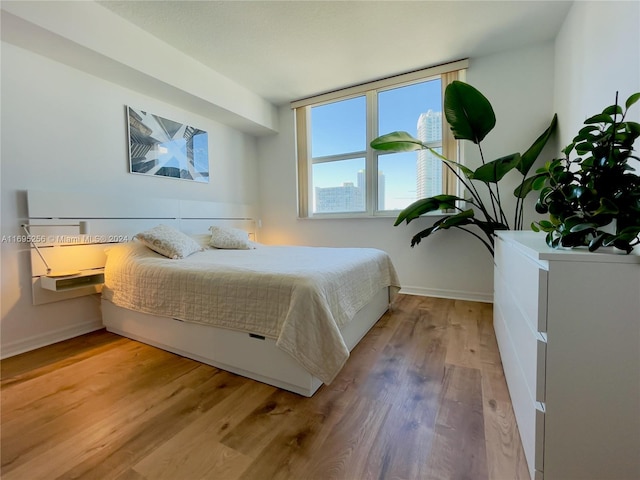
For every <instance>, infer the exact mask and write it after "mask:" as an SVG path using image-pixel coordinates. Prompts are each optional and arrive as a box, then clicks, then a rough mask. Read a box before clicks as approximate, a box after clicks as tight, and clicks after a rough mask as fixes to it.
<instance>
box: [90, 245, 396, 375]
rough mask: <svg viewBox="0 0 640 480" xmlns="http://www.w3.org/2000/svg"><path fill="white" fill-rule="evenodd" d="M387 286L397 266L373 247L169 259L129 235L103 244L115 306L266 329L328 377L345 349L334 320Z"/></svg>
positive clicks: (213, 252) (265, 249)
mask: <svg viewBox="0 0 640 480" xmlns="http://www.w3.org/2000/svg"><path fill="white" fill-rule="evenodd" d="M386 286H390V287H391V291H392V294H395V293H396V292H397V291H398V289H399V281H398V277H397V274H396V272H395V269H394V267H393V264H392V263H391V260H390V258H389V256H388V255H387V254H386V253H385V252H383V251H381V250H376V249H371V248H322V247H279V246H259V247H258V248H256V249H253V250H217V249H206V250H205V251H203V252H198V253H195V254H193V255H191V256H189V257H187V258H184V259H181V260H170V259H167V258H165V257H162V256H161V255H159V254H157V253H155V252H152V251H151V250H149V249H148V248H147V247H145V246H144V245H142V244H140V243H138V242H129V243H126V244H119V245H117V246H114V247H112V248H110V249H109V251H108V255H107V263H106V267H105V285H104V288H103V291H102V292H103V295H104V296H105V298H106V299H107V300H110V301H111V302H113V303H114V304H116V305H118V306H120V307H125V308H129V309H132V310H137V311H141V312H145V313H150V314H154V315H161V316H167V317H172V318H175V319H178V320H182V321H187V322H196V323H202V324H210V325H215V326H218V327H223V328H230V329H234V330H241V331H246V332H249V333H254V334H259V335H263V336H265V337H269V338H274V339H276V345H277V346H278V347H279V348H281V349H282V350H284V351H286V352H288V353H289V354H290V355H292V356H293V357H294V358H295V359H296V360H297V361H298V362H299V363H300V364H301V365H302V366H303V367H304V368H305V369H306V370H307V371H309V372H310V373H311V374H313V375H315V376H316V377H318V378H319V379H320V380H322V381H323V382H324V383H327V384H328V383H330V382H331V381H332V380H333V379H334V378H335V376H336V375H337V373H338V372H339V371H340V369H341V368H342V366H343V365H344V363H345V362H346V360H347V358H348V357H349V349H348V348H347V346H346V345H345V343H344V341H343V339H342V336H341V334H340V328H341V327H342V326H344V325H345V324H346V323H348V322H349V321H350V320H351V319H352V318H353V316H354V315H355V314H356V312H357V311H358V310H360V309H361V308H362V307H363V306H364V305H365V304H367V302H369V300H370V299H371V298H373V296H374V295H375V294H376V293H377V292H378V291H379V290H380V289H381V288H384V287H386Z"/></svg>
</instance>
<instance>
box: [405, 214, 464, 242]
mask: <svg viewBox="0 0 640 480" xmlns="http://www.w3.org/2000/svg"><path fill="white" fill-rule="evenodd" d="M475 221H476V220H475V218H474V214H473V210H471V209H469V210H465V211H464V212H460V213H458V214H456V215H451V216H448V217H444V218H441V219H439V220H437V221H435V222H434V223H433V225H432V226H430V227H429V228H426V229H424V230H422V231H421V232H418V233H417V234H415V235H414V236H413V238H412V239H411V246H412V247H414V246H416V245H417V244H419V243H420V240H422V239H423V238H426V237H428V236H429V235H431V234H433V233H436V232H438V231H440V230H447V229H449V228H451V227H459V226H462V225H470V224H472V223H475Z"/></svg>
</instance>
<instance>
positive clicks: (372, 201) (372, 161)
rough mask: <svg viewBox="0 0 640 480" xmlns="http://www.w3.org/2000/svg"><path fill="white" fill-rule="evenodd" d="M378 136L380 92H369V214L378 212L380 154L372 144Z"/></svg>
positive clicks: (367, 162) (367, 161) (367, 163)
mask: <svg viewBox="0 0 640 480" xmlns="http://www.w3.org/2000/svg"><path fill="white" fill-rule="evenodd" d="M377 136H378V92H377V91H369V92H367V159H366V165H367V213H368V214H369V215H373V214H374V213H375V212H376V211H377V210H378V204H377V201H376V199H377V198H378V154H377V152H376V151H375V150H374V149H373V148H371V142H372V141H373V139H374V138H376V137H377Z"/></svg>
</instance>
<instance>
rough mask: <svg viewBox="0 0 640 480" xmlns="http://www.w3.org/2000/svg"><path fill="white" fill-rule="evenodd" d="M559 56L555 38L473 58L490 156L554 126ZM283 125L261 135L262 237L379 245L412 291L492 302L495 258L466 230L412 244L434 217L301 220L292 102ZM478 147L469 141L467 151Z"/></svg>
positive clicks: (472, 77)
mask: <svg viewBox="0 0 640 480" xmlns="http://www.w3.org/2000/svg"><path fill="white" fill-rule="evenodd" d="M553 58H554V57H553V44H552V43H548V44H544V45H539V46H535V47H532V48H527V49H521V50H517V51H510V52H506V53H502V54H496V55H492V56H488V57H484V58H472V59H471V60H470V62H471V64H470V65H471V66H470V68H469V70H468V75H467V81H468V82H469V83H471V84H473V85H475V86H476V87H478V88H479V89H480V90H481V91H482V92H483V93H485V95H487V97H489V99H490V100H491V102H492V104H493V106H494V109H495V110H496V116H497V118H498V125H497V126H496V129H495V130H494V132H492V133H491V134H490V135H489V136H488V137H487V140H486V142H485V145H484V148H485V153H487V155H488V156H490V157H491V158H490V159H494V158H498V157H500V156H502V155H506V154H508V153H513V152H515V151H524V150H525V149H526V148H528V147H529V145H530V144H531V143H532V142H533V141H534V140H535V138H536V137H537V136H538V135H539V134H540V133H541V132H542V131H543V130H544V129H545V128H546V127H547V125H548V123H549V121H550V120H551V118H552V116H553V109H552V102H553V68H554V67H553ZM279 125H280V134H279V135H277V136H276V137H264V138H260V139H259V141H258V151H259V169H260V191H261V206H262V211H263V213H262V221H263V228H262V230H261V232H260V238H261V240H262V241H264V242H266V243H274V244H275V243H288V244H302V245H325V246H351V245H361V246H370V247H376V248H380V249H382V250H385V251H387V252H388V253H389V254H390V255H391V257H392V259H393V261H394V263H395V265H396V268H397V270H398V273H399V275H400V280H401V282H402V285H403V288H404V289H405V291H409V292H413V293H420V294H426V295H436V296H445V297H454V298H469V299H479V300H484V301H491V299H492V298H493V261H492V258H491V256H490V255H489V253H488V251H487V250H486V249H485V248H484V246H482V244H480V243H479V242H478V241H477V240H476V239H474V238H473V237H471V236H469V235H467V234H464V233H462V232H458V231H447V232H443V233H441V234H437V235H434V236H433V237H430V238H428V239H425V240H423V242H422V243H421V244H420V245H418V246H416V247H415V248H410V246H409V244H410V239H411V236H412V235H413V234H414V233H417V232H418V231H419V230H421V229H423V228H426V227H427V226H428V225H430V224H431V220H430V219H428V218H423V219H420V220H419V221H416V222H414V223H412V224H411V225H409V226H400V227H393V222H394V219H392V218H384V219H382V218H376V219H358V220H346V219H344V220H337V219H336V220H326V219H321V220H320V219H313V220H309V219H307V220H299V219H297V218H296V217H297V214H296V160H295V145H294V126H293V112H292V111H291V109H290V108H288V107H286V106H285V107H281V109H280V119H279ZM472 147H473V146H472ZM472 151H473V149H472V148H467V152H472ZM469 157H470V162H472V163H473V162H476V161H477V156H475V155H469ZM514 186H515V181H514ZM512 190H513V188H511V189H508V191H507V192H506V194H507V195H510V191H512Z"/></svg>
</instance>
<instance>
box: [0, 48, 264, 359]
mask: <svg viewBox="0 0 640 480" xmlns="http://www.w3.org/2000/svg"><path fill="white" fill-rule="evenodd" d="M1 53H2V139H1V145H2V152H1V159H2V167H1V185H2V193H1V199H2V202H1V209H2V210H1V211H2V235H4V236H11V235H14V234H19V233H21V231H20V227H19V226H20V223H23V222H24V221H25V217H26V215H27V212H26V202H25V195H24V191H25V190H26V189H41V190H69V191H88V192H91V191H92V192H105V193H110V194H112V195H114V196H117V195H120V194H126V195H133V194H139V195H149V196H153V197H169V198H181V199H189V200H209V201H220V202H234V203H256V202H257V201H258V194H257V187H258V180H257V165H256V162H257V152H256V140H255V137H253V136H251V135H247V134H245V133H241V132H239V131H238V130H235V129H233V128H231V127H228V126H225V125H223V124H221V123H218V122H217V121H214V120H211V119H210V118H206V117H203V116H200V115H198V114H195V113H193V112H191V111H189V110H186V109H183V108H180V107H178V106H175V105H171V104H168V103H165V102H163V101H160V100H158V99H157V98H153V97H151V96H146V95H143V94H141V93H138V92H136V91H133V90H129V89H127V88H124V87H122V86H120V85H117V84H114V83H111V82H107V81H104V80H102V79H101V78H98V77H96V76H93V75H90V74H88V73H85V72H83V71H80V70H77V69H75V68H72V67H69V66H67V65H65V64H62V63H58V62H56V61H52V60H51V59H49V58H45V57H42V56H40V55H37V54H35V53H33V52H31V51H28V50H24V49H22V48H19V47H16V46H14V45H12V44H10V43H7V42H3V43H2V52H1ZM125 105H131V106H135V107H138V108H142V109H145V110H148V111H151V112H153V113H156V114H159V115H161V116H164V117H166V118H170V119H174V120H178V121H181V122H185V123H189V124H191V125H194V126H197V127H199V128H202V129H203V130H206V131H207V132H208V134H209V166H210V174H211V180H210V182H209V183H208V184H202V183H198V182H190V181H186V180H176V179H168V178H166V179H165V178H157V177H155V178H154V177H149V176H144V175H134V174H130V173H128V168H129V165H128V146H127V129H126V114H125ZM1 255H2V257H1V261H2V271H1V279H2V284H1V287H2V292H1V299H2V301H1V303H2V305H1V309H2V319H1V323H0V333H1V342H2V344H1V346H2V355H3V356H6V355H8V354H10V353H15V352H17V351H20V350H24V349H26V348H33V347H34V346H38V345H42V344H46V343H51V342H53V341H56V340H59V339H62V338H68V337H70V336H73V335H74V334H78V333H82V332H83V331H87V330H90V329H92V328H96V327H99V326H100V325H101V318H100V312H99V308H98V306H99V304H98V298H97V297H96V296H89V297H81V298H78V299H74V300H67V301H62V302H56V303H51V304H46V305H41V306H37V307H34V306H32V305H31V271H30V264H29V248H28V246H27V245H25V244H16V243H11V242H4V243H2V250H1Z"/></svg>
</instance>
